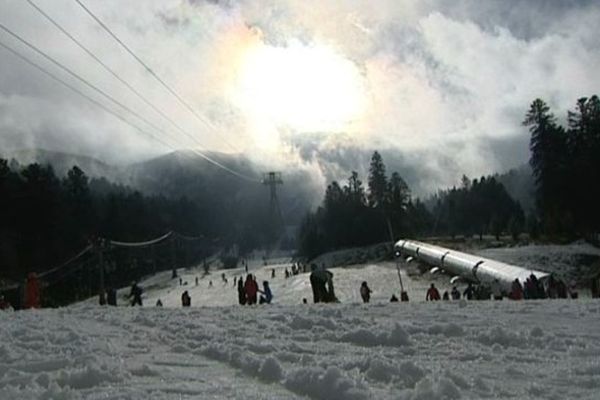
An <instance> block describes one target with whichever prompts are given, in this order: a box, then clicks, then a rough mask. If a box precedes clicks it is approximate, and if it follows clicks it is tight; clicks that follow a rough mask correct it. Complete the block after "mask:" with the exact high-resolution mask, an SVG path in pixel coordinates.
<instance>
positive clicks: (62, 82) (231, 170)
mask: <svg viewBox="0 0 600 400" xmlns="http://www.w3.org/2000/svg"><path fill="white" fill-rule="evenodd" d="M0 29H2V30H4V31H5V32H7V33H9V34H10V35H11V36H13V37H14V38H16V39H17V40H19V41H20V42H22V43H24V44H25V45H27V46H28V47H29V48H31V49H32V50H34V51H35V52H36V53H38V54H40V55H42V56H43V57H44V58H46V59H48V60H50V61H51V62H52V63H53V64H55V65H57V66H59V67H60V68H61V69H63V70H65V71H67V72H68V73H69V74H70V75H72V76H75V77H76V78H77V79H78V80H80V81H82V82H84V83H85V84H86V85H87V86H89V87H91V88H92V89H94V90H95V91H96V92H98V93H101V94H103V95H104V97H106V98H108V99H109V100H111V101H112V102H113V103H115V104H117V105H119V106H121V107H122V108H124V109H125V110H127V111H129V112H130V113H132V114H133V115H135V116H137V117H138V118H139V119H141V120H143V121H145V122H146V123H148V124H149V125H151V126H153V127H154V128H155V129H156V130H159V131H160V132H161V133H163V131H162V130H161V129H160V128H158V127H156V126H155V125H154V124H152V123H150V122H149V121H147V120H146V119H145V118H143V117H142V116H140V115H139V114H137V113H136V112H135V111H133V110H131V109H129V108H128V107H127V106H125V105H123V104H121V103H120V102H119V101H118V100H116V99H114V98H112V96H110V95H108V94H107V93H106V92H104V91H103V90H101V89H99V88H97V87H96V86H94V85H93V84H91V83H90V82H88V81H87V80H85V79H84V78H82V77H80V76H79V75H78V74H76V73H75V72H73V71H71V70H70V69H69V68H67V67H65V66H64V65H62V64H61V63H60V62H58V61H56V60H55V59H53V58H52V57H50V56H49V55H47V54H46V53H44V52H43V51H41V50H40V49H39V48H37V47H35V46H34V45H33V44H31V43H29V42H28V41H26V40H25V39H23V38H22V37H20V36H19V35H17V34H16V33H15V32H13V31H11V30H10V29H8V28H7V27H6V26H4V25H3V24H2V23H0ZM0 46H2V47H3V48H5V49H6V50H8V51H9V52H11V53H12V54H13V55H15V56H16V57H18V58H20V59H21V60H23V61H25V62H26V63H28V64H30V65H31V66H33V67H35V68H37V69H38V70H40V71H42V72H43V73H44V74H46V75H48V76H49V77H51V78H52V79H54V80H56V81H58V82H59V83H61V84H63V85H65V86H66V87H68V88H69V89H71V90H73V91H74V92H76V93H77V94H79V95H81V96H83V97H84V98H86V99H87V100H89V101H90V102H92V103H94V104H95V105H96V106H98V107H100V108H102V109H103V110H104V111H106V112H108V113H109V114H111V115H113V116H115V117H116V118H118V119H119V120H121V121H122V122H124V123H126V124H127V125H129V126H131V127H133V128H134V129H136V130H138V131H139V132H141V133H142V134H144V135H146V136H149V137H151V138H153V139H154V140H156V141H158V142H160V143H161V144H162V145H164V146H166V147H168V148H170V149H172V150H175V151H176V150H177V149H176V148H175V147H174V146H172V145H171V144H169V143H167V142H166V141H164V140H163V139H161V138H159V137H157V136H155V135H153V134H151V133H149V132H147V131H145V130H144V129H142V128H140V127H139V126H137V125H136V124H134V123H132V122H130V121H128V120H126V119H125V118H124V117H122V116H121V115H119V114H117V113H116V112H114V111H112V110H110V109H109V108H108V107H106V106H105V105H104V104H102V103H100V102H99V101H97V100H95V99H93V98H91V97H90V96H88V95H86V94H85V93H83V92H82V91H81V90H79V89H77V88H76V87H74V86H73V85H71V84H69V83H67V82H66V81H65V80H63V79H61V78H59V77H58V76H56V75H55V74H53V73H52V72H50V71H48V70H47V69H45V68H44V67H42V66H40V65H39V64H37V63H36V62H34V61H32V60H30V59H29V58H28V57H26V56H24V55H23V54H21V53H19V52H18V51H17V50H15V49H13V48H11V47H10V46H8V45H6V44H4V43H2V42H0ZM190 150H191V151H192V152H193V153H194V154H196V155H197V156H199V157H201V158H203V159H205V160H206V161H208V162H210V163H211V164H213V165H215V166H217V167H219V168H221V169H223V170H224V171H227V172H229V173H231V174H232V175H235V176H237V177H239V178H241V179H244V180H247V181H249V182H254V183H257V182H260V181H259V180H257V179H255V178H253V177H251V176H248V175H245V174H242V173H240V172H237V171H235V170H233V169H231V168H229V167H227V166H226V165H224V164H222V163H220V162H219V161H217V160H215V159H213V158H212V157H209V156H207V155H206V154H204V153H202V152H201V151H199V150H197V149H190ZM184 154H186V155H187V153H184Z"/></svg>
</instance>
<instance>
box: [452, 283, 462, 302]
mask: <svg viewBox="0 0 600 400" xmlns="http://www.w3.org/2000/svg"><path fill="white" fill-rule="evenodd" d="M450 296H451V297H452V300H460V292H459V291H458V289H457V288H456V286H452V291H451V292H450Z"/></svg>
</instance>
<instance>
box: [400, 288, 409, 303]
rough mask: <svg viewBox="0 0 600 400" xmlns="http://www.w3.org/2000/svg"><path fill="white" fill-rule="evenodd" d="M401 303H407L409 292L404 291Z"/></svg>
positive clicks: (401, 293) (401, 295) (401, 294)
mask: <svg viewBox="0 0 600 400" xmlns="http://www.w3.org/2000/svg"><path fill="white" fill-rule="evenodd" d="M400 301H402V302H407V301H408V292H407V291H406V290H403V291H401V292H400Z"/></svg>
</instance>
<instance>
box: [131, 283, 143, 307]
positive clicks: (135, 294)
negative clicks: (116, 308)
mask: <svg viewBox="0 0 600 400" xmlns="http://www.w3.org/2000/svg"><path fill="white" fill-rule="evenodd" d="M142 292H143V290H142V288H141V287H139V286H138V284H137V282H133V284H132V285H131V291H130V292H129V296H128V297H129V298H130V299H131V306H132V307H133V306H135V305H136V304H137V305H139V306H142Z"/></svg>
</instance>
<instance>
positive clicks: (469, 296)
mask: <svg viewBox="0 0 600 400" xmlns="http://www.w3.org/2000/svg"><path fill="white" fill-rule="evenodd" d="M474 294H475V288H474V287H473V285H472V284H471V282H469V284H468V285H467V288H466V289H465V291H464V292H463V297H464V298H465V299H467V300H473V295H474Z"/></svg>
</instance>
